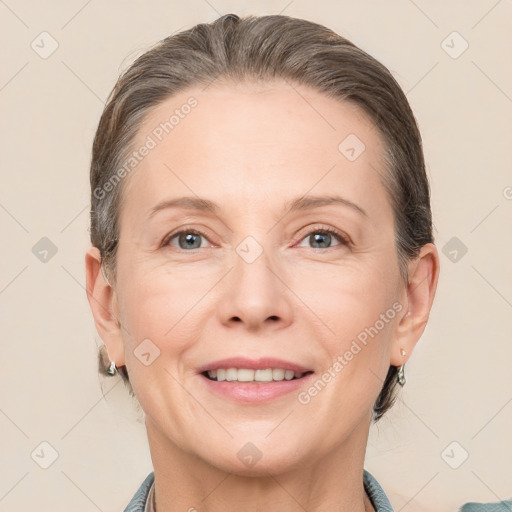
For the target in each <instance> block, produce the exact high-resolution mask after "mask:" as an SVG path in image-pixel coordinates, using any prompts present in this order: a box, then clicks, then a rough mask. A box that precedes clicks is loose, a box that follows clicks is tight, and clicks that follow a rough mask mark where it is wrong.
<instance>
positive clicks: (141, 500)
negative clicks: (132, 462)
mask: <svg viewBox="0 0 512 512" xmlns="http://www.w3.org/2000/svg"><path fill="white" fill-rule="evenodd" d="M154 480H155V473H154V472H151V473H150V474H149V475H148V476H147V477H146V479H145V480H144V482H142V485H141V486H140V488H139V490H138V491H137V492H136V493H135V496H134V497H133V498H132V500H131V501H130V503H129V504H128V506H127V507H126V508H125V509H124V512H144V508H145V507H146V501H147V498H148V494H149V491H150V489H151V486H152V485H153V482H154ZM363 484H364V489H365V491H366V494H368V497H369V498H370V501H371V502H372V505H373V508H374V509H375V512H393V509H392V508H391V503H389V500H388V498H387V496H386V495H385V494H384V491H383V490H382V487H381V486H380V485H379V483H378V482H377V480H375V478H374V477H373V476H372V475H371V474H370V473H368V471H366V470H365V471H364V474H363Z"/></svg>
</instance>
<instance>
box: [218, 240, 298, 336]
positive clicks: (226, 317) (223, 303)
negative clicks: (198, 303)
mask: <svg viewBox="0 0 512 512" xmlns="http://www.w3.org/2000/svg"><path fill="white" fill-rule="evenodd" d="M254 258H255V259H254ZM286 281H287V278H286V271H285V270H283V268H282V265H280V263H279V261H277V259H276V258H275V257H273V255H271V254H270V250H269V249H264V248H263V247H262V246H260V245H259V244H258V243H257V242H256V241H255V239H252V240H251V239H249V240H248V242H246V243H245V244H244V242H242V243H241V244H240V245H239V246H238V247H237V250H236V251H235V254H234V258H233V268H232V270H231V272H229V274H228V275H227V276H226V279H223V284H222V286H223V288H222V293H221V294H220V296H219V305H218V308H217V312H218V315H219V318H220V321H221V323H222V324H224V325H226V326H229V327H231V328H233V327H236V326H237V325H238V328H240V329H245V330H248V331H252V332H255V331H259V330H268V329H271V330H279V329H282V328H284V327H286V326H288V325H289V324H290V323H291V322H292V321H293V308H292V298H293V294H292V293H291V291H290V289H289V288H288V287H287V285H286Z"/></svg>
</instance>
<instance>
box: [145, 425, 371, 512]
mask: <svg viewBox="0 0 512 512" xmlns="http://www.w3.org/2000/svg"><path fill="white" fill-rule="evenodd" d="M146 428H147V433H148V441H149V447H150V451H151V458H152V461H153V467H154V473H155V498H156V499H155V501H156V512H175V511H183V510H186V511H190V512H221V511H222V512H236V511H239V510H266V511H274V510H279V511H280V512H297V511H300V510H307V511H308V512H320V511H322V512H326V511H337V512H375V510H374V508H373V507H372V505H371V502H370V500H369V499H368V496H367V495H366V493H365V491H364V487H363V465H364V453H365V449H366V443H367V440H368V429H369V425H366V428H365V429H363V428H361V429H358V428H356V429H355V430H354V431H353V432H352V434H351V437H350V439H347V440H346V441H345V442H344V443H343V444H342V445H339V446H338V447H336V448H335V449H334V450H331V451H330V452H329V453H328V455H327V456H324V457H322V458H321V459H316V460H309V461H304V464H301V465H300V467H296V468H293V469H290V470H289V471H286V472H282V471H281V472H276V473H273V472H272V468H264V469H263V470H262V472H263V473H264V474H262V475H261V476H243V475H239V474H235V473H233V472H229V471H228V472H227V471H223V470H222V469H220V468H218V467H216V466H213V465H212V464H210V463H208V462H207V461H205V460H204V459H200V458H198V457H197V456H196V455H194V454H192V453H190V452H186V451H184V450H182V449H181V448H180V447H179V446H177V445H176V444H175V443H172V442H171V441H170V440H169V439H168V438H167V437H166V436H165V435H164V434H163V433H162V432H161V431H160V430H159V429H158V428H157V426H156V425H155V424H154V423H153V422H152V421H151V420H150V419H149V418H148V417H146Z"/></svg>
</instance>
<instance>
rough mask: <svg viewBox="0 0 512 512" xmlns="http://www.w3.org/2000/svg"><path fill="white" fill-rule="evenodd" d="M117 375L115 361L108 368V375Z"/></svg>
mask: <svg viewBox="0 0 512 512" xmlns="http://www.w3.org/2000/svg"><path fill="white" fill-rule="evenodd" d="M116 373H117V369H116V363H115V361H111V362H110V366H109V367H108V370H107V375H115V374H116Z"/></svg>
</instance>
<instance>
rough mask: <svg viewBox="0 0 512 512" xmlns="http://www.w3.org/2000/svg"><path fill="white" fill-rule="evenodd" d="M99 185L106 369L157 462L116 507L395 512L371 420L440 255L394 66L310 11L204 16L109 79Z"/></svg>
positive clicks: (420, 323) (417, 319)
mask: <svg viewBox="0 0 512 512" xmlns="http://www.w3.org/2000/svg"><path fill="white" fill-rule="evenodd" d="M91 192H92V195H91V199H92V210H91V241H92V247H91V248H90V249H89V251H88V252H87V255H86V270H87V291H88V298H89V302H90V305H91V309H92V312H93V315H94V319H95V323H96V326H97V329H98V332H99V334H100V336H101V338H102V340H103V341H104V343H105V348H106V352H108V354H105V352H103V354H102V355H101V358H100V361H101V364H102V365H104V369H107V372H108V373H110V374H115V373H116V372H119V373H120V374H121V375H122V377H123V378H124V380H125V382H126V384H127V385H128V386H129V388H130V390H131V391H132V393H133V394H134V396H136V398H137V399H138V401H139V402H140V404H141V406H142V408H143V410H144V413H145V424H146V429H147V435H148V441H149V446H150V452H151V457H152V462H153V467H154V472H152V473H151V474H150V475H149V476H148V477H147V479H146V480H145V481H144V483H143V484H142V486H141V488H140V489H139V490H138V491H137V493H136V495H135V496H134V498H133V499H132V501H131V503H130V504H129V505H128V507H127V508H126V511H144V510H146V511H148V510H153V511H154V510H156V511H158V512H165V511H171V510H172V511H174V510H188V511H194V510H197V511H201V510H207V511H218V510H222V511H235V510H241V509H251V510H267V511H272V510H280V511H292V510H293V511H296V510H308V511H309V512H314V511H326V510H337V511H351V512H362V511H378V512H383V511H389V510H392V509H391V505H390V503H389V501H388V499H387V498H386V495H385V493H384V491H383V490H382V488H381V487H380V485H379V484H378V483H377V480H376V479H375V478H374V477H373V476H372V475H370V473H368V472H367V471H365V470H364V455H365V449H366V443H367V439H368V431H369V427H370V423H371V422H372V421H377V420H378V419H379V418H381V417H382V415H383V414H384V413H385V412H386V411H387V410H388V409H389V407H390V406H391V405H392V403H393V400H394V397H395V393H396V389H397V386H398V385H400V384H401V385H403V384H404V382H405V378H404V365H405V363H406V362H407V360H408V358H409V357H410V356H411V353H412V351H413V349H414V347H415V344H416V343H417V341H418V340H419V338H420V337H421V335H422V333H423V331H424V328H425V325H426V323H427V320H428V317H429V313H430V309H431V306H432V301H433V299H434V295H435V291H436V286H437V281H438V275H439V257H438V252H437V249H436V247H435V245H434V244H433V235H432V220H431V210H430V197H429V185H428V180H427V177H426V173H425V166H424V158H423V153H422V146H421V138H420V134H419V131H418V128H417V125H416V122H415V120H414V117H413V114H412V112H411V110H410V107H409V105H408V102H407V99H406V97H405V95H404V94H403V92H402V91H401V89H400V87H399V86H398V84H397V83H396V81H395V80H394V79H393V77H392V75H391V74H390V73H389V71H388V70H387V69H386V68H385V67H384V66H383V65H381V64H380V63H379V62H377V61H376V60H375V59H373V58H372V57H370V56H369V55H367V54H366V53H365V52H363V51H362V50H360V49H359V48H357V47H356V46H354V45H353V44H352V43H350V42H349V41H347V40H346V39H344V38H342V37H340V36H339V35H337V34H335V33H333V32H332V31H331V30H329V29H327V28H325V27H323V26H321V25H318V24H315V23H312V22H308V21H305V20H300V19H295V18H290V17H286V16H263V17H247V18H243V19H240V18H238V16H236V15H226V16H223V17H221V18H219V19H218V20H216V21H215V22H214V23H211V24H200V25H197V26H196V27H194V28H192V29H190V30H187V31H185V32H182V33H179V34H176V35H174V36H171V37H168V38H166V39H165V40H163V41H162V42H160V43H159V44H158V45H156V46H155V47H154V48H152V49H151V50H150V51H148V52H147V53H145V54H144V55H142V56H141V57H140V58H138V59H137V60H136V61H135V62H134V64H133V65H132V66H131V67H130V68H129V69H128V70H127V71H126V72H125V73H124V74H123V75H122V76H121V77H120V79H119V81H118V83H117V84H116V86H115V88H114V90H113V91H112V93H111V95H110V97H109V100H108V102H107V105H106V107H105V110H104V112H103V115H102V117H101V120H100V123H99V127H98V130H97V133H96V137H95V140H94V145H93V155H92V163H91ZM105 358H106V359H105Z"/></svg>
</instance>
